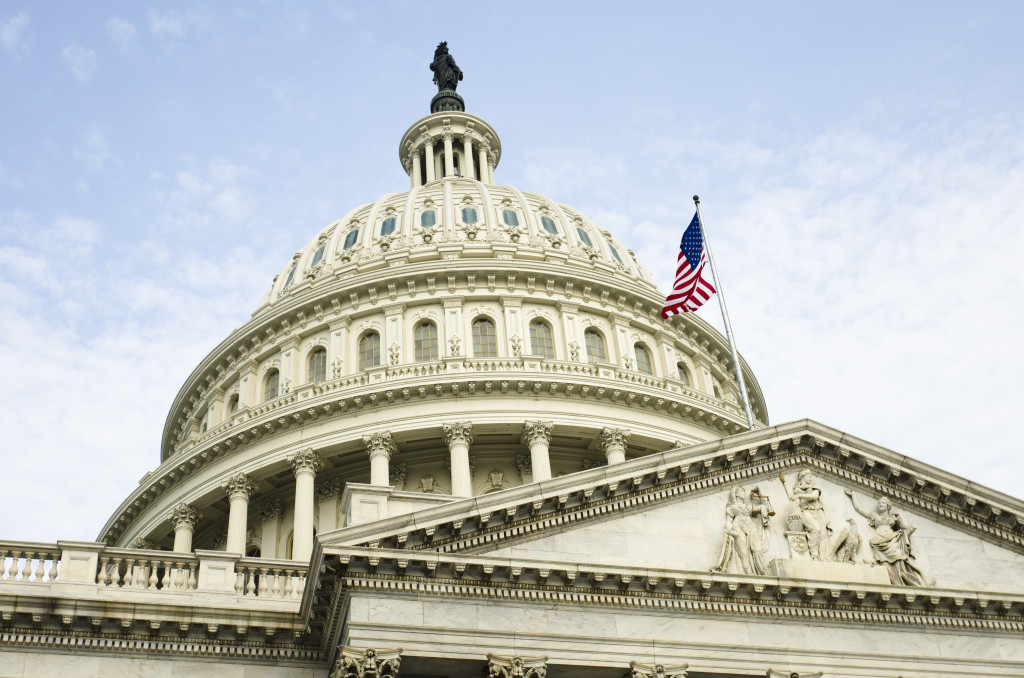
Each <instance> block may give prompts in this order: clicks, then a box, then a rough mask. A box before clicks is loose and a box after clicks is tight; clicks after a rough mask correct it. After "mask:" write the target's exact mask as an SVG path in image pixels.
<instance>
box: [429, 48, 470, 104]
mask: <svg viewBox="0 0 1024 678" xmlns="http://www.w3.org/2000/svg"><path fill="white" fill-rule="evenodd" d="M430 70H432V71H433V72H434V84H435V85H437V91H438V92H443V91H444V90H451V91H453V92H454V91H455V88H456V87H458V84H459V80H462V69H461V68H459V67H458V66H457V65H456V64H455V57H453V56H452V55H451V54H449V53H448V43H447V42H442V43H441V44H440V45H438V46H437V49H435V50H434V62H433V63H432V64H430Z"/></svg>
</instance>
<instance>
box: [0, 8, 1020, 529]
mask: <svg viewBox="0 0 1024 678" xmlns="http://www.w3.org/2000/svg"><path fill="white" fill-rule="evenodd" d="M1022 29H1024V5H1020V4H1019V3H1010V2H1004V3H997V2H991V3H973V4H972V6H969V5H968V4H966V3H941V2H927V3H923V2H921V3H898V4H897V3H857V4H856V5H844V6H838V5H836V4H834V3H832V4H821V3H790V4H785V3H784V4H777V3H776V4H771V5H769V4H766V3H729V4H728V5H725V4H724V3H702V4H696V3H685V2H671V3H630V4H626V3H599V2H587V3H582V2H580V3H568V2H564V3H551V2H546V3H530V2H518V3H477V4H472V5H465V6H456V5H451V4H438V3H413V2H377V3H372V4H371V3H359V4H356V3H344V2H336V3H319V4H304V3H298V2H281V3H274V2H263V3H256V2H240V3H230V2H218V3H182V4H174V5H172V4H146V3H137V2H123V3H78V2H74V3H72V2H67V3H55V2H50V3H42V2H17V1H16V0H15V1H13V2H11V1H7V2H4V3H3V4H2V5H0V91H2V92H3V97H2V98H3V101H4V104H3V108H2V111H3V113H2V118H0V120H2V121H3V127H2V129H3V132H2V134H0V326H2V327H3V331H2V332H0V355H2V356H3V358H4V364H5V369H6V380H5V381H6V382H7V388H6V389H5V390H4V393H3V395H0V405H2V406H0V427H2V429H3V430H4V432H5V433H4V440H3V443H0V456H2V458H3V464H4V470H5V473H4V476H5V478H6V480H7V482H6V483H5V484H4V485H5V489H4V497H5V500H4V504H5V506H7V507H8V509H7V510H5V511H3V512H0V537H3V538H18V539H32V540H54V539H57V538H61V539H92V538H94V537H95V536H96V534H97V533H98V531H99V528H100V527H101V526H102V523H103V522H104V520H105V518H106V517H107V516H108V515H109V514H110V513H111V512H112V511H113V510H114V508H116V506H117V504H118V503H119V502H120V500H121V499H122V498H123V497H124V496H126V495H127V494H128V492H129V491H130V490H131V489H132V487H133V486H134V485H135V483H136V482H137V481H138V479H139V478H140V477H141V476H142V475H143V474H144V473H145V472H146V471H148V470H150V469H152V468H153V467H155V466H156V463H157V460H158V445H159V436H160V430H161V427H162V425H163V420H164V417H165V416H166V412H167V408H168V407H169V406H170V403H171V399H172V398H173V396H174V394H175V393H176V392H177V390H178V388H179V386H180V385H181V383H182V381H183V380H184V379H185V377H186V376H187V375H188V373H189V372H190V371H191V369H192V367H193V366H194V365H195V364H196V363H197V362H198V361H199V360H200V359H201V358H202V356H203V355H205V353H206V352H207V351H208V350H210V349H211V348H212V347H213V346H214V345H216V344H217V343H218V342H219V341H220V340H221V339H222V338H223V337H224V336H226V335H227V333H228V332H230V331H231V329H233V328H234V327H237V326H239V325H241V324H243V323H244V322H245V321H246V319H247V318H248V316H249V313H250V312H251V311H252V310H253V309H254V308H255V306H256V304H257V302H258V301H259V299H260V297H261V296H262V294H263V292H264V291H265V289H266V288H267V286H268V285H269V284H270V281H271V279H272V278H273V276H274V275H275V274H277V273H278V272H279V271H280V269H281V268H282V267H283V265H284V262H285V261H286V260H287V259H288V257H289V256H290V255H291V254H292V253H293V252H295V251H296V250H297V249H298V248H299V247H301V246H302V245H303V244H304V243H306V242H307V241H308V240H310V239H311V238H312V237H313V236H314V235H315V234H316V232H317V231H318V230H319V229H320V228H321V227H323V226H324V225H326V224H327V223H329V222H331V221H333V220H334V219H337V218H339V217H341V216H343V215H344V213H345V212H346V211H347V210H348V209H350V208H351V207H353V206H355V205H357V204H361V203H364V202H368V201H371V200H373V199H375V198H377V197H378V196H380V195H382V194H383V193H385V192H390V191H402V190H406V188H407V185H408V183H407V182H408V180H407V178H406V176H405V174H404V172H403V171H402V170H401V168H400V166H399V163H398V159H397V150H398V141H399V138H400V136H401V134H402V132H404V131H405V129H406V128H407V127H408V126H409V125H410V124H411V123H412V122H414V121H415V120H417V119H418V118H420V117H421V116H423V115H424V114H426V113H427V112H428V106H429V100H430V97H431V96H432V94H433V90H434V86H433V85H432V83H431V81H430V78H431V75H430V72H429V70H428V69H427V64H428V63H429V61H430V59H431V57H432V55H433V49H434V47H435V45H436V44H437V42H439V41H440V40H447V41H448V42H449V45H450V47H451V50H452V54H453V55H454V56H455V57H456V59H457V61H458V63H459V65H460V66H461V67H462V68H463V70H464V71H465V74H466V75H465V81H464V82H463V83H462V84H461V85H460V89H459V91H460V93H461V94H462V95H463V96H464V98H465V99H466V103H467V108H468V110H469V111H470V112H472V113H474V114H476V115H479V116H481V117H483V118H484V119H486V120H487V121H488V122H490V123H491V124H492V125H493V126H494V127H495V128H496V129H497V130H498V132H499V134H500V135H501V138H502V145H503V150H504V152H503V156H502V158H501V164H500V166H499V168H498V170H497V173H496V178H497V180H498V181H499V182H501V183H509V184H512V185H515V186H517V187H519V188H521V189H523V190H530V191H538V192H541V193H545V194H547V195H549V196H551V197H553V198H554V199H556V200H559V201H561V202H565V203H567V204H570V205H573V206H574V207H577V208H578V209H580V210H582V211H583V212H584V213H585V214H587V215H588V216H589V217H590V218H591V219H593V220H594V221H596V222H598V223H599V224H601V225H602V226H604V227H606V228H609V229H610V230H612V231H614V232H615V233H616V234H617V235H619V237H620V238H622V239H623V240H624V241H625V242H626V243H627V244H629V245H630V246H631V247H632V248H633V249H634V250H636V252H637V254H638V255H639V256H640V258H641V259H642V260H643V261H644V262H645V263H646V265H647V266H648V268H650V269H651V270H652V271H654V272H655V274H656V276H658V278H659V280H660V281H661V283H662V286H663V288H664V287H665V285H666V283H667V282H668V279H669V276H670V275H671V273H672V269H673V262H672V259H673V257H672V256H667V255H666V252H667V251H669V250H671V246H674V244H675V242H676V241H677V240H678V237H679V233H680V232H681V229H682V228H684V227H685V225H686V223H687V222H688V221H689V218H690V216H691V214H692V202H691V201H690V196H691V195H692V194H694V193H699V194H700V195H701V197H702V205H703V208H704V216H705V219H706V221H707V226H708V228H709V232H710V234H711V237H712V239H713V244H714V247H715V254H716V258H717V259H718V263H719V267H720V273H721V275H722V278H723V283H724V285H725V291H726V294H727V295H728V299H729V304H730V311H731V314H732V317H733V323H734V329H735V330H736V334H737V337H738V340H739V345H740V350H741V351H742V352H743V353H744V355H745V356H746V357H747V359H748V361H749V362H750V363H751V365H752V366H753V368H754V370H755V372H756V373H757V374H758V376H759V380H760V383H761V386H762V389H763V390H764V393H765V395H766V398H767V400H768V408H769V414H770V416H771V418H772V420H773V421H775V422H782V421H788V420H792V419H797V418H803V417H812V418H815V419H818V420H820V421H822V422H824V423H826V424H829V425H832V426H836V427H838V428H842V429H844V430H846V431H849V432H851V433H853V434H854V435H857V436H860V437H863V438H867V439H869V440H871V441H873V442H876V443H878V444H881V445H885V446H887V447H891V448H893V449H895V450H897V451H899V452H902V453H904V454H907V455H910V456H913V457H916V458H919V459H922V460H924V461H926V462H929V463H932V464H935V465H937V466H939V467H941V468H944V469H946V470H949V471H951V472H954V473H958V474H960V475H964V476H966V477H968V478H971V479H972V480H976V481H978V482H981V483H983V484H986V485H989V486H991V487H994V488H996V489H1000V490H1003V491H1005V492H1009V493H1011V494H1015V495H1017V496H1020V495H1021V494H1022V491H1021V489H1020V481H1021V480H1022V478H1024V461H1021V460H1020V456H1021V452H1022V450H1021V444H1020V442H1019V437H1018V435H1017V428H1018V421H1019V420H1020V419H1021V415H1020V413H1021V411H1022V410H1024V395H1022V393H1024V390H1022V389H1021V386H1020V384H1021V382H1022V381H1024V363H1022V361H1021V359H1020V358H1019V350H1020V349H1019V347H1020V346H1021V345H1024V311H1022V310H1021V308H1022V303H1021V302H1022V299H1024V281H1022V276H1021V274H1020V271H1019V263H1018V262H1019V261H1020V260H1021V259H1022V257H1024V234H1022V230H1024V229H1022V226H1024V201H1022V200H1021V197H1022V196H1024V114H1022V111H1024V87H1022V85H1021V69H1020V66H1019V64H1021V63H1024V54H1022V51H1024V49H1022V47H1021V39H1020V36H1021V35H1022V34H1024V30H1022ZM701 315H702V316H703V317H705V318H707V319H708V320H709V321H711V322H713V323H716V324H717V323H718V319H717V310H716V308H715V307H714V306H711V307H710V308H707V309H706V310H703V311H701ZM15 478H16V479H18V482H17V484H16V486H14V487H11V485H12V480H11V479H15Z"/></svg>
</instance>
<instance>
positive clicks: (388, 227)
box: [380, 217, 395, 235]
mask: <svg viewBox="0 0 1024 678" xmlns="http://www.w3.org/2000/svg"><path fill="white" fill-rule="evenodd" d="M394 232H395V218H394V217H388V218H387V219H385V220H384V221H382V222H380V234H381V235H391V234H392V233H394Z"/></svg>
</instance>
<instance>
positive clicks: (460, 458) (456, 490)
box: [442, 421, 473, 497]
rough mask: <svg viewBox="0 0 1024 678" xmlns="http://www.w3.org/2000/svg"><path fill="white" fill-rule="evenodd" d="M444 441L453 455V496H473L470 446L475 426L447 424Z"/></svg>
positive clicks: (458, 423) (456, 423)
mask: <svg viewBox="0 0 1024 678" xmlns="http://www.w3.org/2000/svg"><path fill="white" fill-rule="evenodd" d="M442 429H443V430H444V440H445V442H446V443H448V450H449V451H450V452H451V455H452V496H454V497H471V496H473V487H472V477H471V475H470V472H469V445H470V443H472V442H473V424H472V423H470V422H468V421H460V422H455V423H453V424H445V425H444V426H443V427H442Z"/></svg>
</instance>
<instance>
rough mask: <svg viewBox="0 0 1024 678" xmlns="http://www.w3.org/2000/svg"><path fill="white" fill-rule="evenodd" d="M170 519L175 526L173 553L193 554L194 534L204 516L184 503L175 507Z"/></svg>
mask: <svg viewBox="0 0 1024 678" xmlns="http://www.w3.org/2000/svg"><path fill="white" fill-rule="evenodd" d="M169 519H170V521H171V525H173V526H174V549H173V551H174V552H175V553H192V532H193V531H194V530H195V529H196V523H198V522H199V521H200V520H202V519H203V514H202V513H200V512H199V511H197V510H195V509H194V508H192V507H191V506H189V505H188V504H186V503H185V502H182V503H180V504H178V505H177V506H176V507H174V509H173V510H172V511H171V515H170V516H169Z"/></svg>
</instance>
